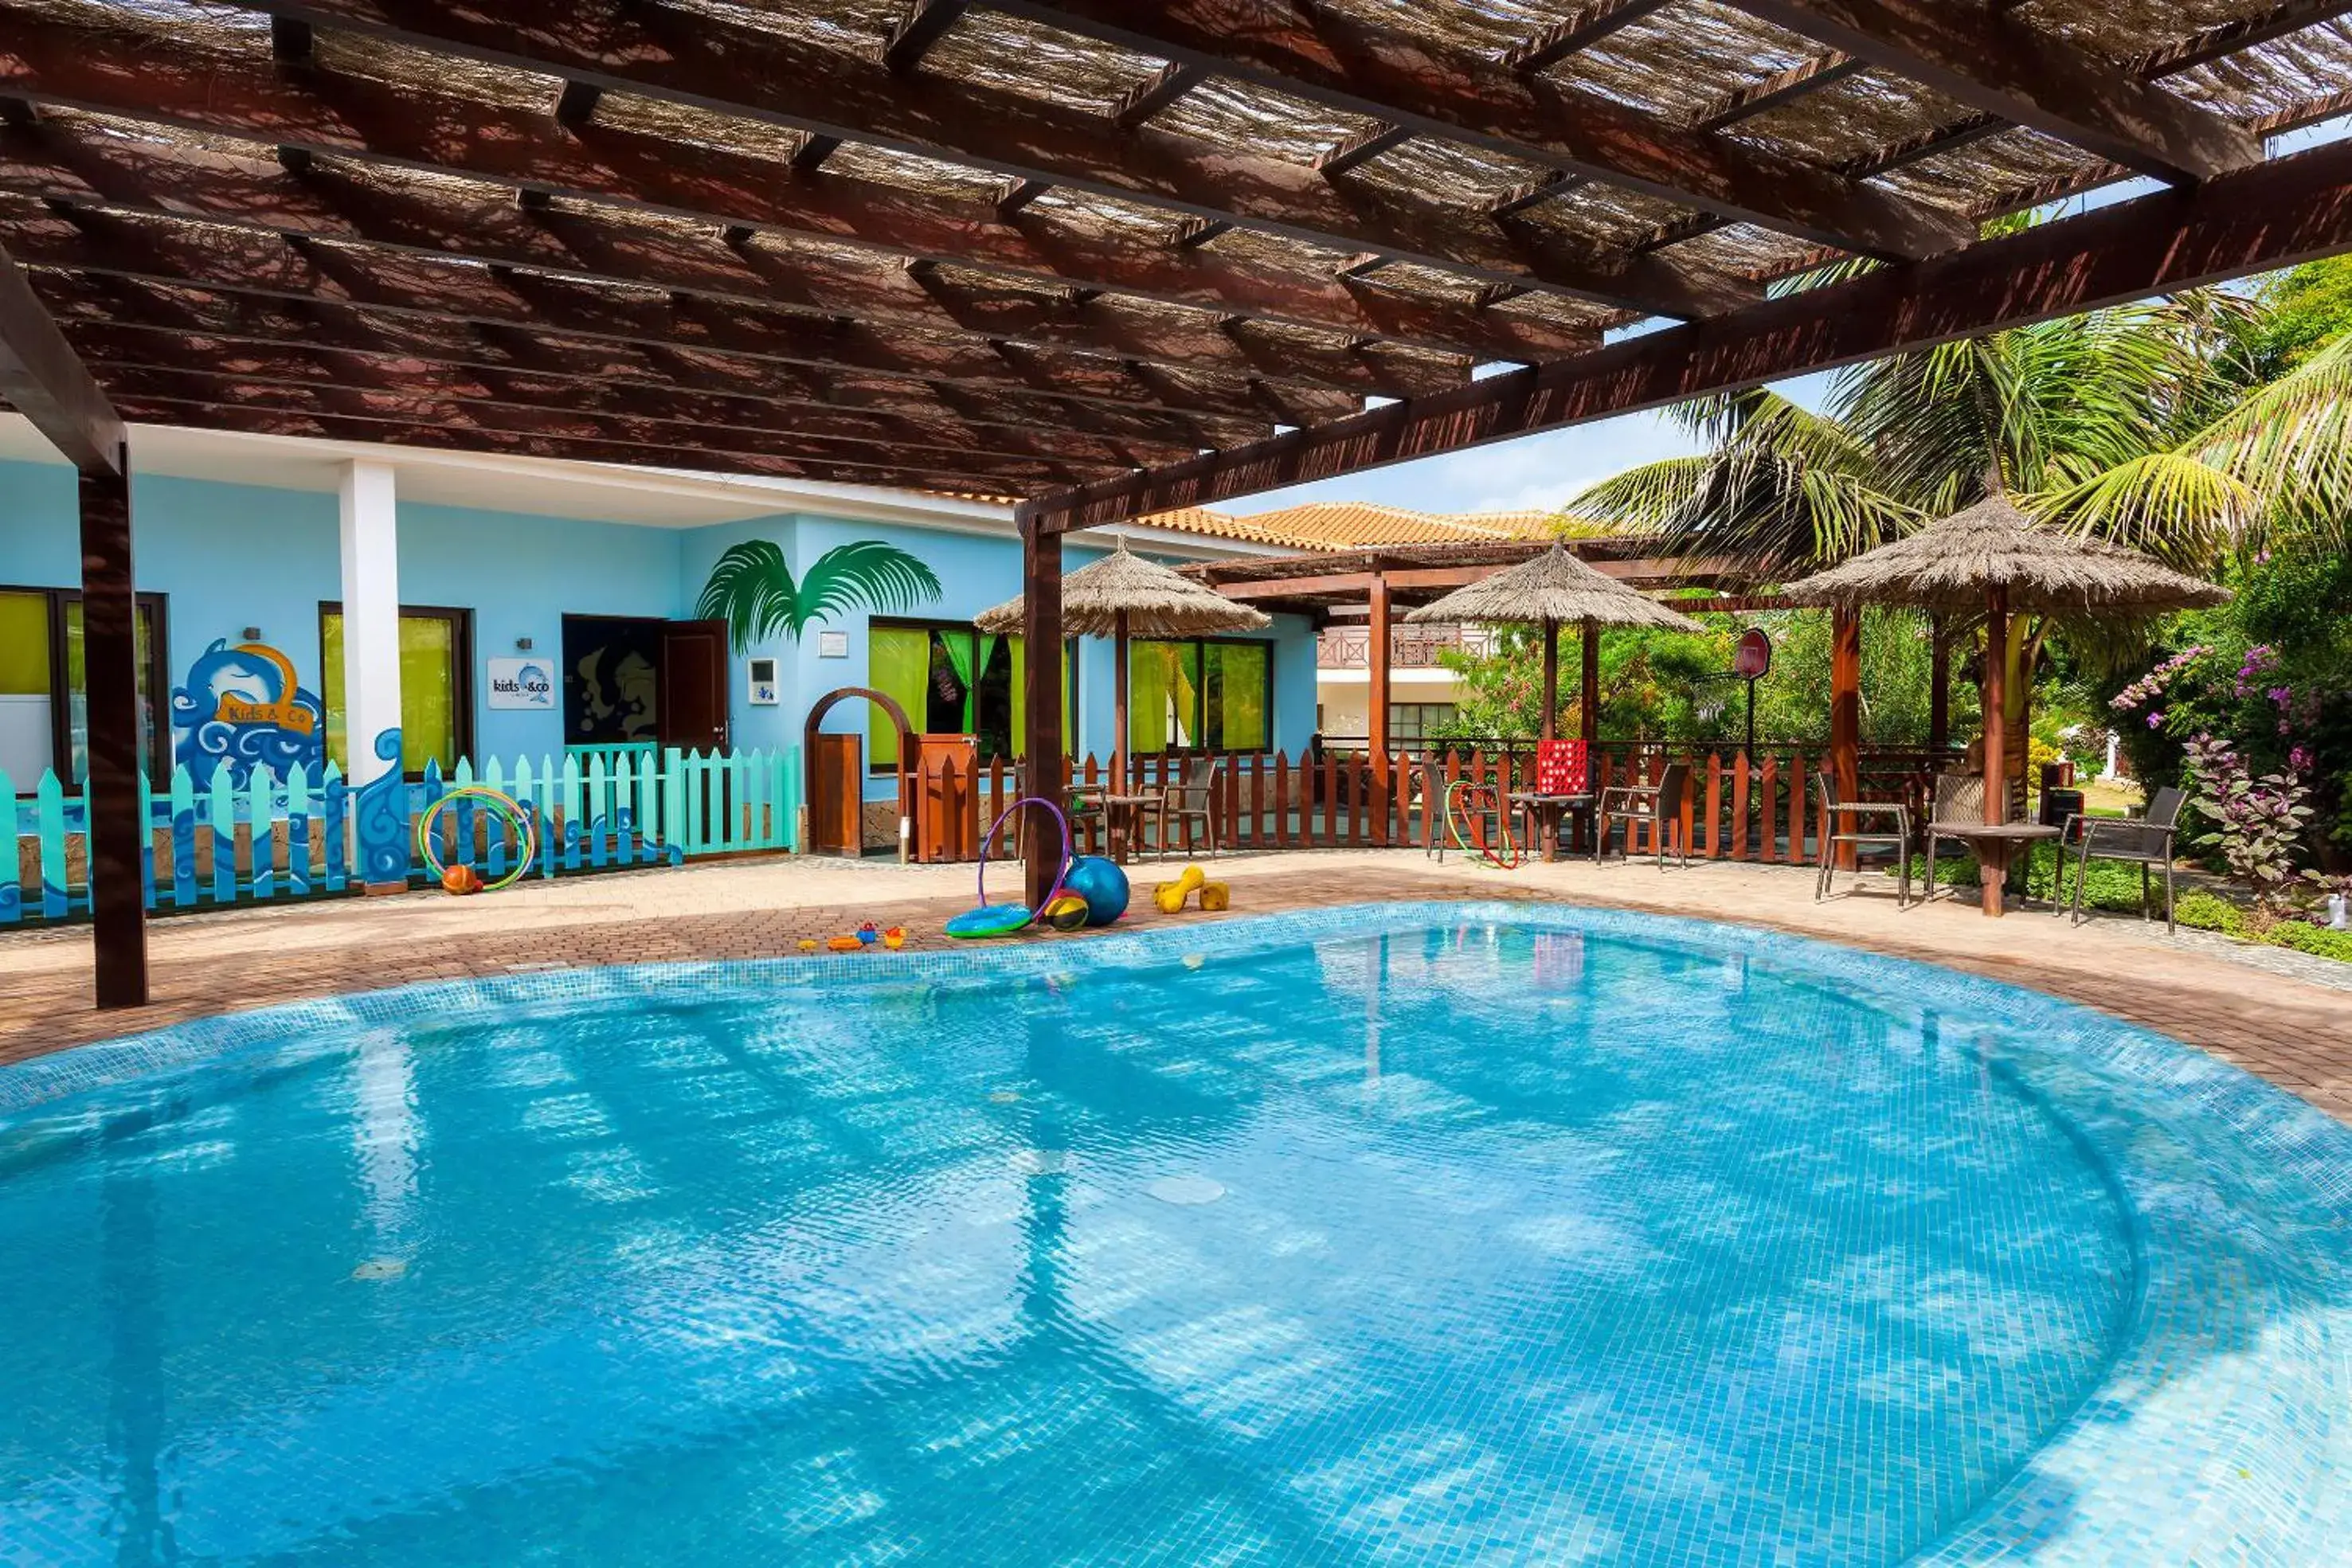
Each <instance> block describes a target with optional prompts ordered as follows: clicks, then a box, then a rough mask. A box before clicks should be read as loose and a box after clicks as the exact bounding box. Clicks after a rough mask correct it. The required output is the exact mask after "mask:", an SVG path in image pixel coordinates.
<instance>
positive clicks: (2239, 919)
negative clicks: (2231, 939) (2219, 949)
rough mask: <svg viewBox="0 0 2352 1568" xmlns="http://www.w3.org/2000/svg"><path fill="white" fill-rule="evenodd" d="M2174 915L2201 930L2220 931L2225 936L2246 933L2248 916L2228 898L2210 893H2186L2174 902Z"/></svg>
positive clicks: (2176, 918) (2183, 923) (2180, 921)
mask: <svg viewBox="0 0 2352 1568" xmlns="http://www.w3.org/2000/svg"><path fill="white" fill-rule="evenodd" d="M2172 917H2173V918H2174V919H2175V920H2177V921H2179V923H2180V924H2181V925H2187V926H2190V927H2192V928H2193V929H2196V930H2199V931H2219V932H2221V934H2222V935H2223V936H2244V935H2246V917H2245V915H2243V914H2242V912H2241V911H2240V910H2239V908H2238V906H2237V905H2236V904H2231V902H2230V901H2229V900H2228V899H2226V898H2219V897H2216V896H2215V895H2214V894H2210V893H2198V892H2191V893H2184V894H2181V895H2180V896H2179V898H2178V899H2176V900H2175V901H2174V902H2173V905H2172Z"/></svg>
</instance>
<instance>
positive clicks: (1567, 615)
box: [1405, 544, 1706, 749]
mask: <svg viewBox="0 0 2352 1568" xmlns="http://www.w3.org/2000/svg"><path fill="white" fill-rule="evenodd" d="M1405 619H1406V620H1407V621H1414V622H1432V621H1442V622H1449V623H1452V622H1464V621H1469V622H1478V623H1480V624H1483V625H1489V626H1492V625H1506V626H1540V627H1542V628H1543V737H1544V738H1545V739H1546V740H1551V739H1554V738H1556V737H1558V735H1559V628H1560V623H1561V622H1577V623H1580V624H1581V625H1582V626H1583V627H1584V646H1585V651H1586V657H1585V664H1586V666H1587V667H1586V669H1585V672H1584V701H1583V716H1582V722H1581V723H1580V726H1579V727H1580V728H1581V729H1582V730H1583V732H1584V743H1585V746H1586V747H1587V748H1588V749H1589V748H1590V747H1592V746H1593V745H1594V744H1595V743H1596V742H1597V741H1598V740H1599V739H1600V737H1598V736H1596V735H1595V734H1593V728H1594V727H1595V725H1596V723H1597V721H1598V714H1599V711H1600V709H1599V694H1598V693H1597V692H1596V691H1595V690H1594V685H1595V684H1596V682H1597V679H1598V675H1599V672H1598V671H1597V670H1595V669H1593V668H1592V667H1591V666H1592V665H1593V664H1595V663H1596V662H1597V652H1596V651H1597V650H1598V648H1599V646H1600V644H1599V640H1598V639H1599V632H1600V629H1601V627H1603V626H1655V627H1658V628H1661V629H1663V630H1664V631H1668V632H1705V631H1706V627H1704V626H1702V625H1700V624H1699V623H1698V622H1696V621H1693V620H1692V619H1691V618H1690V617H1689V616H1687V615H1684V614H1680V613H1678V612H1675V611H1673V610H1670V609H1668V608H1667V607H1666V606H1665V605H1664V604H1662V603H1660V602H1659V601H1656V600H1654V599H1653V598H1651V597H1650V596H1649V595H1648V594H1646V593H1643V592H1640V591H1637V590H1635V589H1632V588H1628V587H1626V586H1625V584H1623V583H1622V582H1620V581H1618V580H1616V579H1615V578H1613V577H1610V576H1607V575H1605V574H1604V573H1602V572H1600V571H1597V570H1594V569H1593V568H1592V567H1591V566H1588V565H1587V564H1585V562H1583V561H1582V560H1580V559H1578V558H1576V557H1575V556H1573V555H1570V553H1569V552H1568V549H1567V548H1566V547H1565V546H1563V545H1557V544H1555V545H1554V546H1552V547H1551V549H1548V550H1546V551H1544V552H1543V554H1541V555H1539V556H1536V557H1533V558H1532V559H1528V560H1523V561H1521V562H1520V563H1519V564H1518V565H1517V566H1515V567H1512V568H1510V569H1509V570H1507V571H1498V572H1496V574H1495V575H1494V576H1492V577H1489V578H1486V579H1484V580H1480V581H1477V582H1474V583H1472V584H1470V585H1469V586H1468V587H1467V588H1457V589H1455V590H1454V591H1453V592H1451V593H1449V594H1447V595H1446V596H1445V597H1444V598H1443V599H1441V600H1439V601H1437V602H1436V603H1434V604H1425V605H1423V606H1422V607H1421V608H1420V609H1419V610H1415V611H1413V612H1412V613H1410V614H1408V615H1407V616H1406V617H1405Z"/></svg>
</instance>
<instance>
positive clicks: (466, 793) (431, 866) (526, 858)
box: [416, 784, 539, 893]
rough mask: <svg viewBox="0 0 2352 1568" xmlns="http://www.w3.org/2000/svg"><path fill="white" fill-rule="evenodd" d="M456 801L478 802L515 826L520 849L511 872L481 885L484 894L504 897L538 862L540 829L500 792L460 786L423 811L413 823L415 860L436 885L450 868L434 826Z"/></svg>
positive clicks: (523, 811)
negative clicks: (497, 894) (443, 859)
mask: <svg viewBox="0 0 2352 1568" xmlns="http://www.w3.org/2000/svg"><path fill="white" fill-rule="evenodd" d="M459 800H478V801H480V802H481V803H482V805H483V806H484V807H486V808H487V809H488V810H493V811H497V812H499V813H501V814H503V815H504V816H505V818H506V820H507V821H509V822H511V823H513V824H514V830H515V839H516V841H517V843H518V844H519V845H520V853H519V854H518V855H517V856H516V858H515V863H514V869H513V870H512V871H509V872H508V873H506V874H505V875H504V876H502V877H500V878H499V880H498V881H496V882H486V883H483V884H482V891H483V892H484V893H503V892H505V891H506V890H507V889H508V888H509V887H512V886H513V885H514V884H515V883H518V882H520V881H521V880H522V874H523V873H525V872H527V871H529V870H530V862H532V861H533V860H536V859H537V858H538V856H539V828H538V826H537V824H536V823H534V822H533V821H531V814H530V812H529V811H526V810H523V808H522V803H521V802H520V801H519V800H516V799H515V798H514V797H513V796H511V795H509V794H506V793H504V792H503V791H501V790H497V789H491V788H490V787H489V786H488V785H487V784H460V785H458V786H457V788H456V789H452V790H450V791H448V792H447V793H446V794H445V795H443V796H442V797H441V798H440V799H439V800H436V801H434V802H433V804H431V805H430V806H427V807H425V814H424V815H423V816H421V817H419V818H417V819H416V858H417V859H418V860H421V861H423V862H425V870H427V871H429V872H431V873H433V880H434V881H436V882H439V881H440V880H441V879H442V877H444V876H445V875H446V874H447V873H448V870H449V868H448V867H447V866H446V864H444V863H443V862H442V860H441V856H440V853H439V852H438V850H437V848H436V845H435V842H434V832H433V825H434V823H435V822H436V821H437V820H438V819H439V817H440V814H441V811H442V809H443V808H445V807H446V806H449V805H452V804H454V803H456V802H457V801H459Z"/></svg>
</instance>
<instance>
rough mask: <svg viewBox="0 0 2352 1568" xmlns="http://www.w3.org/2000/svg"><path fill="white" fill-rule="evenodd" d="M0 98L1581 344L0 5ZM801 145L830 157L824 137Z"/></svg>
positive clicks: (1451, 334)
mask: <svg viewBox="0 0 2352 1568" xmlns="http://www.w3.org/2000/svg"><path fill="white" fill-rule="evenodd" d="M0 95H14V96H15V97H16V98H18V99H22V100H23V101H25V102H27V103H35V104H47V105H54V106H56V107H59V108H65V109H78V110H89V111H90V112H94V113H101V114H109V115H115V116H120V117H123V118H127V119H130V120H137V121H141V122H142V123H146V124H151V125H159V126H168V127H173V128H184V129H187V130H193V131H205V132H207V133H211V134H215V135H229V136H236V137H242V138H249V139H251V140H253V141H256V142H257V143H259V144H260V145H263V146H268V147H281V146H282V147H287V148H290V149H294V150H298V151H300V152H307V153H310V154H312V155H314V156H319V157H327V156H333V157H342V158H349V159H352V160H355V161H357V162H362V163H373V164H381V165H384V166H388V167H392V168H394V169H418V168H421V169H425V170H427V171H431V172H446V173H450V174H455V175H457V176H459V177H461V178H466V179H471V180H480V181H488V182H495V183H502V184H508V185H513V186H518V187H519V188H520V189H524V190H531V191H539V192H543V193H549V194H551V195H561V196H568V197H572V198H578V199H584V200H593V201H597V202H603V203H609V204H614V205H618V206H623V207H632V208H639V209H643V210H646V211H648V212H653V213H656V214H665V215H671V216H681V217H688V218H695V219H704V220H708V221H709V222H710V223H712V224H714V225H727V224H733V225H741V226H744V227H747V228H751V229H755V230H759V231H763V232H770V233H775V234H778V235H785V236H790V237H798V238H806V239H817V240H822V241H824V242H825V243H827V244H829V245H836V246H848V247H854V248H859V249H866V250H871V251H874V252H876V253H877V254H880V255H885V256H893V257H896V258H899V259H905V260H930V259H948V260H953V261H954V262H956V263H957V264H958V265H960V266H963V267H971V268H975V269H978V270H982V271H992V272H999V273H1003V274H1005V275H1007V276H1011V277H1023V278H1030V279H1034V280H1035V281H1037V282H1038V283H1041V284H1046V285H1053V286H1065V287H1066V286H1077V287H1088V288H1097V289H1105V290H1108V291H1110V292H1113V293H1117V294H1122V295H1130V296H1135V297H1138V298H1148V299H1155V300H1160V301H1162V302H1164V303H1168V304H1174V305H1190V306H1193V307H1197V308H1201V309H1203V310H1210V311H1214V312H1216V313H1218V314H1221V315H1229V316H1230V315H1238V316H1248V317H1253V318H1260V319H1267V320H1277V321H1286V322H1290V323H1293V324H1295V325H1298V326H1307V327H1320V328H1326V329H1330V330H1333V331H1338V332H1345V333H1347V334H1349V335H1350V336H1355V337H1371V338H1379V339H1384V340H1391V341H1395V342H1400V343H1408V344H1412V345H1416V346H1419V347H1422V348H1429V349H1436V350H1443V351H1447V352H1460V353H1466V354H1471V355H1474V356H1475V357H1477V358H1479V359H1482V360H1522V361H1533V360H1541V359H1549V358H1556V357H1558V356H1559V354H1562V353H1569V352H1575V351H1578V350H1580V348H1582V347H1583V346H1584V344H1583V343H1582V342H1581V341H1580V340H1582V339H1583V338H1585V337H1587V336H1589V334H1588V333H1587V332H1586V331H1585V330H1584V329H1579V328H1575V327H1572V326H1564V325H1562V324H1559V323H1558V322H1551V321H1546V320H1544V319H1541V318H1538V317H1533V316H1524V315H1517V314H1499V315H1498V314H1493V313H1485V312H1478V311H1474V310H1468V309H1465V308H1461V307H1458V306H1453V305H1448V304H1446V303H1444V302H1443V301H1433V300H1428V299H1422V298H1413V297H1412V296H1408V295H1402V294H1398V293H1395V292H1393V291H1390V290H1382V289H1358V288H1351V287H1345V286H1341V285H1339V284H1336V283H1333V282H1330V281H1328V280H1320V279H1317V278H1315V277H1311V276H1307V275H1304V274H1298V273H1294V272H1289V271H1285V270H1281V269H1278V268H1276V267H1269V266H1266V265H1265V264H1263V263H1260V262H1254V261H1251V260H1249V259H1247V258H1243V257H1234V256H1220V255H1218V254H1216V253H1213V252H1195V251H1191V250H1166V249H1154V248H1152V247H1149V246H1132V245H1123V244H1120V243H1118V242H1116V241H1114V240H1108V239H1088V238H1085V237H1082V236H1078V235H1072V234H1069V233H1067V232H1060V233H1055V234H1052V235H1045V234H1038V233H1032V232H1031V231H1029V230H1027V229H1024V227H1023V226H1022V225H1020V224H1018V223H1013V224H1005V223H1001V222H999V221H997V217H996V214H994V213H993V212H992V210H990V209H989V208H986V207H984V206H982V205H979V204H971V203H963V202H958V201H955V200H952V199H949V198H945V197H940V196H934V195H929V194H926V193H922V192H919V191H916V190H912V189H908V188H904V187H897V186H888V187H886V186H881V185H877V184H875V183H871V182H867V181H860V180H856V179H852V178H847V177H845V176H841V175H835V174H830V173H828V174H825V175H824V176H822V177H818V176H816V175H815V174H814V169H815V167H816V162H814V161H810V160H807V159H804V158H801V157H795V159H794V160H793V168H794V170H795V172H796V175H797V176H798V177H795V178H793V179H791V180H786V181H779V180H778V179H777V178H776V167H775V165H774V164H773V163H772V162H767V161H765V160H762V159H759V158H753V157H748V156H743V155H740V154H734V153H730V152H723V151H720V150H718V149H714V148H708V147H698V146H693V145H688V144H684V143H679V142H676V141H663V140H660V139H658V138H655V137H650V136H646V135H644V134H641V133H638V132H635V131H626V130H623V129H620V128H618V127H614V126H611V125H607V124H604V123H602V122H595V121H592V122H589V123H586V124H583V125H580V126H577V127H573V128H570V129H567V128H565V127H564V126H562V125H561V124H558V123H556V122H554V121H553V120H551V118H550V117H547V116H544V115H534V114H530V113H526V112H522V111H520V110H511V109H507V108H504V107H501V106H499V105H495V104H468V105H466V106H464V107H463V110H462V111H459V110H457V109H454V108H450V107H448V106H444V105H440V104H437V103H436V102H434V101H432V100H430V99H425V100H419V99H416V98H415V96H414V95H404V94H401V93H398V92H395V91H394V90H393V89H390V88H387V87H386V86H385V85H384V84H383V83H382V82H377V81H371V80H369V79H368V78H363V77H354V76H348V75H341V74H338V73H335V72H331V71H329V70H327V69H325V68H320V67H317V66H311V67H307V68H304V69H303V70H302V71H301V72H299V73H285V72H278V71H277V70H275V69H273V68H270V67H269V66H268V65H267V64H266V63H257V62H253V61H248V60H245V59H241V58H238V57H230V56H221V55H209V54H204V53H200V52H195V51H191V50H189V49H187V48H185V47H181V46H178V45H176V44H174V43H172V42H170V41H168V40H163V39H142V38H141V37H138V36H136V35H125V34H123V33H120V32H114V31H109V32H106V33H97V32H93V31H90V30H89V29H86V28H80V27H73V26H63V25H61V24H59V23H58V22H56V21H55V20H53V19H49V18H47V17H45V16H34V15H27V14H25V13H22V12H17V11H13V10H11V9H10V8H9V7H8V6H6V5H5V4H0ZM815 140H816V141H824V142H825V143H826V144H827V149H828V150H830V147H831V146H832V145H834V144H837V141H838V139H837V138H817V139H815ZM805 151H807V149H805V148H804V149H803V152H805Z"/></svg>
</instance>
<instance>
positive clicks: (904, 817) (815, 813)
mask: <svg viewBox="0 0 2352 1568" xmlns="http://www.w3.org/2000/svg"><path fill="white" fill-rule="evenodd" d="M853 697H863V698H865V699H866V701H867V702H870V703H872V704H873V705H874V706H876V707H878V708H880V709H881V710H882V715H883V716H884V717H886V718H887V719H888V720H889V721H890V722H891V723H892V724H893V725H895V726H897V727H898V821H899V824H900V826H899V830H898V831H899V832H900V834H901V835H904V834H906V833H907V832H908V831H911V830H910V828H909V826H908V824H910V823H911V822H912V821H913V820H914V811H915V792H914V791H915V775H914V764H915V755H916V751H917V746H916V741H915V730H914V727H913V726H912V725H910V724H908V722H907V710H906V709H904V708H902V707H900V706H898V703H897V702H895V701H894V700H892V699H891V698H890V696H889V695H887V694H886V693H882V692H877V691H876V690H875V689H874V688H873V687H871V686H841V687H838V688H836V689H835V690H833V691H829V692H827V693H825V694H824V695H823V696H821V697H819V698H817V699H816V701H815V703H814V704H813V705H812V706H810V708H809V712H808V721H807V723H806V724H804V725H803V727H802V731H801V741H802V746H801V756H802V758H803V767H804V768H806V769H807V770H808V780H807V782H808V794H807V799H808V844H807V851H808V852H809V853H810V854H834V855H851V856H855V855H859V854H863V853H864V852H865V850H866V747H865V737H862V736H857V735H826V734H824V733H822V731H821V729H820V726H822V725H823V724H824V716H825V715H826V714H828V713H830V712H832V711H833V709H834V708H835V706H837V705H839V704H841V703H845V702H847V701H848V700H850V699H851V698H853ZM917 849H919V846H917V845H913V844H909V845H908V852H910V853H911V852H915V851H916V850H917Z"/></svg>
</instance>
